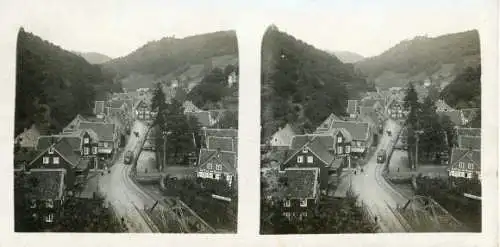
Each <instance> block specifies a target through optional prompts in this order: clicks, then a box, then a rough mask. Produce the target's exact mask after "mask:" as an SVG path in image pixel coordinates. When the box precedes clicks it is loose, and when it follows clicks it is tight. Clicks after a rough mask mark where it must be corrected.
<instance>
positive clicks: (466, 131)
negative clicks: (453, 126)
mask: <svg viewBox="0 0 500 247" xmlns="http://www.w3.org/2000/svg"><path fill="white" fill-rule="evenodd" d="M457 135H458V136H460V135H464V136H481V129H480V128H457Z"/></svg>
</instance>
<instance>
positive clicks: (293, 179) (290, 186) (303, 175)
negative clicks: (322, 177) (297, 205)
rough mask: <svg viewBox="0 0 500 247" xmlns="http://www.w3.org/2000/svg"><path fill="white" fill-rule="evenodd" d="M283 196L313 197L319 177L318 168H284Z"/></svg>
mask: <svg viewBox="0 0 500 247" xmlns="http://www.w3.org/2000/svg"><path fill="white" fill-rule="evenodd" d="M284 177H285V178H286V184H285V188H284V193H283V195H284V197H285V198H289V199H291V198H297V199H305V198H315V197H316V195H317V193H318V192H317V188H318V186H317V184H318V177H319V169H318V168H289V169H286V170H285V174H284Z"/></svg>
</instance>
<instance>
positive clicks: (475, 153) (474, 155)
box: [450, 148, 481, 165]
mask: <svg viewBox="0 0 500 247" xmlns="http://www.w3.org/2000/svg"><path fill="white" fill-rule="evenodd" d="M464 156H467V157H469V158H470V159H472V160H474V161H475V162H477V163H478V164H481V150H471V149H463V148H453V149H452V150H451V159H450V164H451V165H454V164H455V163H456V162H458V161H459V160H461V159H462V158H463V157H464Z"/></svg>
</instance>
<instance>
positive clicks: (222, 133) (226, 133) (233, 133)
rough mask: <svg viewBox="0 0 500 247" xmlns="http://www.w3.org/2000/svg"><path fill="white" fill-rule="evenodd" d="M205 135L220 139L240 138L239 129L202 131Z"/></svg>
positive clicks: (206, 129)
mask: <svg viewBox="0 0 500 247" xmlns="http://www.w3.org/2000/svg"><path fill="white" fill-rule="evenodd" d="M202 132H203V135H206V136H218V137H238V129H208V128H205V129H202Z"/></svg>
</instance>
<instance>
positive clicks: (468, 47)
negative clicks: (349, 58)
mask: <svg viewBox="0 0 500 247" xmlns="http://www.w3.org/2000/svg"><path fill="white" fill-rule="evenodd" d="M480 54H481V53H480V42H479V33H478V31H477V30H472V31H466V32H460V33H454V34H446V35H442V36H438V37H435V38H429V37H422V36H418V37H415V38H413V39H411V40H404V41H401V42H400V43H399V44H397V45H395V46H394V47H392V48H390V49H389V50H387V51H385V52H383V53H382V54H380V55H378V56H375V57H371V58H367V59H364V60H362V61H360V62H358V63H357V64H356V67H357V68H359V69H360V70H361V71H362V72H363V73H364V74H366V75H367V76H368V77H369V78H370V79H371V80H374V81H375V83H376V84H377V86H379V87H382V88H387V87H392V86H400V87H405V86H407V83H408V81H409V80H411V81H423V80H425V79H427V78H430V77H432V79H435V80H436V81H443V80H446V81H447V82H450V81H452V80H453V79H454V77H455V76H456V75H458V74H459V73H461V72H462V71H463V69H464V68H466V67H477V66H478V65H479V64H480V63H481V56H480Z"/></svg>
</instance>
